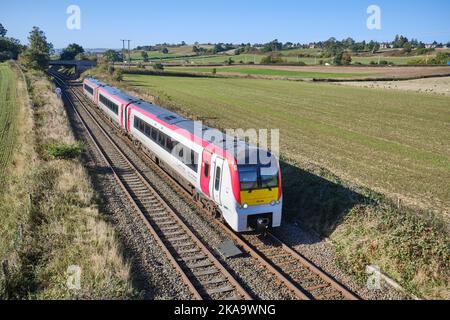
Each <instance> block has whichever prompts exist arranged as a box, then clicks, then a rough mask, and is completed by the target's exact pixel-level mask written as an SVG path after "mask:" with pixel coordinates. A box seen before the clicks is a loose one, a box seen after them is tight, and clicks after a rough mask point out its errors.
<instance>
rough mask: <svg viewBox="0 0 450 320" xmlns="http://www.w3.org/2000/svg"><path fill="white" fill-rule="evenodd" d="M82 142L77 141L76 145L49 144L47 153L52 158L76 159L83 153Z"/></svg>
mask: <svg viewBox="0 0 450 320" xmlns="http://www.w3.org/2000/svg"><path fill="white" fill-rule="evenodd" d="M82 149H83V148H82V145H81V143H77V144H75V145H66V144H50V145H48V146H47V153H48V155H49V156H50V158H52V159H55V160H56V159H58V160H60V159H64V160H69V159H75V158H78V157H79V156H80V155H81V152H82Z"/></svg>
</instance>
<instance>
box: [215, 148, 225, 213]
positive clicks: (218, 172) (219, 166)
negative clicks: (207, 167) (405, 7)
mask: <svg viewBox="0 0 450 320" xmlns="http://www.w3.org/2000/svg"><path fill="white" fill-rule="evenodd" d="M223 165H224V160H223V159H222V158H219V157H215V159H214V161H213V166H214V180H213V185H212V194H213V199H214V202H216V203H217V204H218V205H220V206H221V205H222V197H221V196H222V180H223Z"/></svg>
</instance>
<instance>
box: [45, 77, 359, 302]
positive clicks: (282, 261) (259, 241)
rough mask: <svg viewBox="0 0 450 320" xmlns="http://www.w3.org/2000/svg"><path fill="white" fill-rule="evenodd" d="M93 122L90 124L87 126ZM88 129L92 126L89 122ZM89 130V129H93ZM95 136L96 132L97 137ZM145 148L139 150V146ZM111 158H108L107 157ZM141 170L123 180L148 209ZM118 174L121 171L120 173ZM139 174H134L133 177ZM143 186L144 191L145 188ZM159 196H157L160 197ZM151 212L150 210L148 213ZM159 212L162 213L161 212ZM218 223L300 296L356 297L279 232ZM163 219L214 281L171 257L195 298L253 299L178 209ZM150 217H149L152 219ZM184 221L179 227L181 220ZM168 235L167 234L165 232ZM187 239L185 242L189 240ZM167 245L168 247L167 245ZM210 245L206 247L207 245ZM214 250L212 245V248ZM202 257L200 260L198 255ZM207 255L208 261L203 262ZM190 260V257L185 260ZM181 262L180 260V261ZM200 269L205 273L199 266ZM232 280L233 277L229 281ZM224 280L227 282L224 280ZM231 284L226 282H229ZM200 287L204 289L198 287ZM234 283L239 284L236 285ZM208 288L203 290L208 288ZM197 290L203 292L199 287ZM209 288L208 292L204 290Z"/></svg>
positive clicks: (78, 96)
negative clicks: (255, 231) (191, 239)
mask: <svg viewBox="0 0 450 320" xmlns="http://www.w3.org/2000/svg"><path fill="white" fill-rule="evenodd" d="M52 75H53V76H54V77H55V78H56V79H57V81H58V82H60V83H62V84H63V85H65V84H66V82H65V81H66V80H67V79H64V78H63V77H61V75H58V74H55V73H53V74H52ZM77 91H78V90H77V89H76V88H72V87H70V86H68V92H69V95H70V98H72V99H74V100H76V101H77V102H78V104H80V105H81V106H82V108H84V109H85V112H86V113H87V114H88V115H89V116H90V117H91V118H92V120H93V121H94V122H95V123H96V125H97V126H98V127H99V128H100V129H101V131H102V134H103V135H105V136H106V137H107V138H108V140H109V141H110V143H112V144H114V145H115V148H116V149H117V151H118V153H120V154H121V155H122V158H124V159H125V163H123V162H122V163H119V165H122V166H125V167H128V169H127V170H129V167H133V164H132V163H131V162H130V160H129V159H128V158H127V157H126V156H125V155H124V154H123V152H122V151H121V150H120V148H119V147H118V145H117V144H115V143H114V141H112V139H111V137H110V136H109V135H108V133H107V132H106V131H105V130H104V129H103V128H101V125H100V124H99V123H98V121H96V120H95V117H94V116H93V114H92V113H91V112H92V111H89V110H88V107H86V105H91V104H90V102H89V101H88V100H87V99H85V97H84V95H83V94H82V92H81V90H80V92H78V93H77ZM68 100H69V103H71V104H72V106H73V107H74V109H75V110H76V106H75V105H74V104H73V102H72V101H71V100H70V99H68ZM93 110H95V112H96V115H97V116H102V114H101V113H100V112H99V110H96V108H93ZM86 128H87V126H86ZM87 129H88V128H87ZM88 130H89V129H88ZM92 138H93V139H95V138H94V137H92ZM126 140H127V139H126V138H125V139H123V141H124V142H125V143H126V144H127V145H128V146H129V147H130V148H132V149H133V150H135V149H136V148H135V146H134V145H133V144H132V142H131V141H126ZM136 151H139V150H136ZM106 160H107V161H108V159H106ZM145 162H146V163H147V164H148V165H149V166H150V167H151V168H152V169H153V170H154V171H156V173H157V174H158V175H160V176H161V177H162V178H163V179H164V180H165V181H166V182H168V183H169V184H170V185H171V187H172V188H173V189H175V190H177V191H178V192H179V194H180V196H183V198H184V199H186V200H188V201H192V198H191V197H190V194H189V193H188V192H187V191H186V190H185V189H184V188H183V187H181V186H180V185H179V184H178V183H177V182H176V181H175V180H174V179H172V178H171V177H170V176H169V175H168V174H167V173H166V172H165V171H164V170H162V169H161V168H160V167H158V166H157V165H156V164H155V163H153V162H152V161H151V160H150V159H149V158H148V157H146V159H145ZM127 170H125V171H123V172H121V171H119V173H123V174H124V175H125V177H127V172H128V171H127ZM134 170H135V172H136V173H135V174H136V175H135V176H133V175H129V178H130V179H131V180H130V183H129V184H128V183H127V182H126V181H125V183H124V182H121V183H122V185H123V188H124V189H125V190H127V188H133V187H134V188H137V190H136V191H137V193H133V192H131V193H130V200H131V201H132V203H133V204H134V205H135V206H136V208H137V209H138V210H141V211H142V210H143V212H145V210H146V207H145V206H144V205H145V204H147V205H148V204H151V203H152V202H153V200H152V201H149V202H144V203H142V202H141V201H140V200H139V199H140V198H142V194H141V193H140V192H143V191H145V190H149V189H152V187H151V186H150V184H149V183H148V181H147V180H146V179H145V178H144V177H143V176H142V175H141V174H140V173H139V171H138V170H137V169H136V168H134ZM116 174H117V173H116ZM132 177H133V178H132ZM118 179H119V180H120V179H121V178H120V176H119V175H118ZM140 190H141V191H140ZM151 196H152V197H153V198H155V199H158V202H159V203H160V204H162V206H163V207H166V209H168V210H172V209H170V206H168V205H167V204H165V202H164V200H163V199H162V198H161V197H160V196H159V195H158V193H157V192H155V191H154V190H153V192H152V195H151ZM155 201H156V200H155ZM194 204H195V205H196V206H197V208H198V209H199V210H203V211H204V212H203V213H205V215H206V216H208V213H207V211H206V210H204V208H203V207H201V206H200V205H199V204H198V203H196V202H194ZM156 211H158V210H156ZM144 215H145V214H144ZM145 216H146V219H148V220H149V221H151V219H150V218H149V217H148V216H147V215H145ZM157 218H159V217H157ZM211 220H212V221H213V222H214V223H215V224H216V225H218V226H219V227H220V228H221V229H222V230H223V231H224V232H225V234H227V235H228V236H229V237H230V238H232V239H233V241H234V242H235V243H236V244H237V245H238V246H240V247H241V248H242V249H243V250H244V251H245V252H246V253H248V254H249V255H251V256H252V257H253V258H254V259H256V260H257V261H258V262H259V264H261V265H262V266H263V267H264V268H266V269H267V270H268V271H269V272H270V273H272V274H273V275H274V276H275V278H276V279H277V281H278V282H280V283H282V284H283V285H284V286H285V287H286V288H287V289H289V290H290V291H291V292H292V293H293V294H294V296H295V297H297V298H298V299H302V300H342V299H347V300H356V299H358V297H357V296H356V295H355V294H353V293H352V292H351V291H349V290H348V289H346V288H345V287H344V286H343V285H341V284H340V283H339V282H338V281H336V280H335V279H333V278H332V277H331V276H329V275H328V274H326V273H325V272H323V271H322V270H321V269H320V268H318V267H317V266H315V265H314V264H313V263H311V262H310V261H309V260H308V259H306V258H305V257H303V256H302V255H301V254H299V253H298V252H297V251H295V250H293V249H292V248H290V247H289V246H287V245H286V244H284V243H283V242H282V241H281V240H279V239H278V238H277V237H276V236H275V235H273V234H268V236H267V237H261V236H258V235H252V234H248V235H238V234H236V233H234V232H233V231H232V230H231V229H229V228H228V227H227V226H225V225H223V224H222V223H219V222H218V221H217V220H214V219H211ZM159 221H161V222H163V226H162V229H163V230H165V231H166V232H168V233H169V236H173V237H176V238H175V239H172V240H178V241H179V244H180V245H181V246H182V247H184V245H186V247H184V248H185V249H186V250H181V252H182V253H184V254H188V256H187V261H195V262H198V263H194V264H190V266H191V267H198V268H203V270H204V272H200V277H205V278H206V280H204V282H205V283H206V284H207V285H209V286H211V285H213V286H215V287H213V289H210V291H209V292H210V293H207V292H205V291H204V289H201V288H202V285H201V284H199V283H198V281H196V280H194V281H192V280H190V279H189V276H188V275H187V274H186V271H185V269H186V268H188V266H187V264H186V261H184V260H182V259H181V262H182V263H181V264H180V263H179V261H177V259H176V258H175V261H171V262H172V264H174V265H175V266H176V269H177V270H178V271H179V273H180V274H181V275H182V278H183V279H184V280H185V282H188V281H190V284H188V286H189V288H190V290H191V292H192V293H193V296H194V297H195V298H198V299H201V298H209V299H221V297H220V296H221V295H222V296H224V297H225V298H231V299H235V298H241V299H242V298H245V299H249V298H250V295H249V294H248V293H246V292H245V290H244V289H243V288H242V287H241V286H240V285H239V283H238V281H237V280H235V279H234V278H233V277H232V276H231V275H230V274H229V273H228V271H226V269H225V268H224V267H223V266H221V265H220V262H219V261H218V260H217V259H215V258H214V255H213V254H212V253H211V252H209V254H206V257H204V258H208V257H209V258H212V261H210V262H209V263H208V262H207V261H205V260H203V259H200V258H201V256H203V254H201V255H199V254H198V252H200V251H201V249H203V248H202V247H204V246H203V245H202V242H201V241H200V240H199V239H198V238H197V237H196V236H195V235H194V234H193V233H192V231H190V230H189V228H188V227H187V226H186V225H185V224H184V222H183V221H182V220H181V219H180V218H179V217H178V216H177V214H176V213H175V212H173V211H172V212H171V215H170V218H169V216H167V218H163V217H162V216H161V220H159ZM147 223H148V221H147ZM178 223H180V224H182V225H183V224H184V227H181V228H180V227H179V226H178V225H177V224H178ZM150 227H152V228H153V229H154V232H152V234H153V233H156V234H154V236H158V234H157V232H158V231H159V232H161V229H160V228H159V227H158V225H156V224H155V223H153V224H150ZM181 229H183V230H184V231H185V232H187V233H188V234H192V236H193V237H194V238H195V241H194V242H195V243H196V244H197V246H198V245H199V244H200V248H198V247H194V244H192V246H187V243H185V242H184V241H183V240H182V238H183V235H182V233H181V231H179V230H181ZM163 237H164V236H163ZM158 242H162V243H160V245H161V246H162V247H163V250H164V251H166V250H168V252H166V254H167V255H168V256H169V258H170V255H172V258H170V259H171V260H172V259H174V258H173V256H174V254H173V253H172V252H171V251H174V250H175V249H176V246H175V248H174V247H173V246H169V248H172V249H171V250H170V249H168V248H167V246H166V244H165V242H164V241H163V240H162V239H160V241H158ZM183 242H184V243H183ZM164 246H166V248H164ZM204 249H206V250H208V249H207V248H206V247H205V248H204ZM208 251H209V250H208ZM190 259H193V260H190ZM195 259H199V260H195ZM202 260H203V262H202ZM183 261H184V262H183ZM211 262H212V263H211ZM177 265H178V266H177ZM210 267H211V268H216V269H218V270H221V269H222V268H223V269H224V271H225V274H224V275H222V277H221V278H218V277H216V278H214V277H213V276H211V275H213V274H216V275H217V273H214V271H213V270H214V269H208V268H210ZM189 275H190V276H191V277H192V276H193V275H194V276H195V272H194V273H192V272H189ZM197 275H199V273H198V272H197ZM225 279H226V280H228V282H226V281H225ZM220 284H221V285H222V286H220ZM224 284H225V285H224ZM196 286H197V287H200V292H199V291H198V289H197V288H196ZM233 289H234V290H233ZM202 290H203V291H202ZM196 291H197V292H196ZM202 293H203V296H202Z"/></svg>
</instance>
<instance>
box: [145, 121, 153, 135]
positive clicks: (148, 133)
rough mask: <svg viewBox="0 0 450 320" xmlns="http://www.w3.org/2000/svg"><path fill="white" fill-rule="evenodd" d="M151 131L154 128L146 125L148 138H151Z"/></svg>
mask: <svg viewBox="0 0 450 320" xmlns="http://www.w3.org/2000/svg"><path fill="white" fill-rule="evenodd" d="M151 131H152V127H150V126H149V125H148V124H146V125H145V135H146V136H147V137H150V134H151Z"/></svg>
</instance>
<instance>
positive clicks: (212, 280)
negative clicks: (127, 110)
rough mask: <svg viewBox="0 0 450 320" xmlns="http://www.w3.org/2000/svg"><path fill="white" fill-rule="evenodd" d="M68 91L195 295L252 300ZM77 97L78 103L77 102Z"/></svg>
mask: <svg viewBox="0 0 450 320" xmlns="http://www.w3.org/2000/svg"><path fill="white" fill-rule="evenodd" d="M52 75H53V76H54V78H55V79H57V81H58V82H59V83H61V84H62V87H63V88H64V87H65V82H63V79H61V78H59V77H58V76H57V75H56V74H52ZM70 90H71V89H70V88H69V91H70ZM64 95H65V97H66V100H67V102H68V103H69V104H70V105H71V106H72V107H73V109H74V111H75V113H76V114H77V116H78V117H79V119H80V121H81V123H82V125H83V127H84V128H85V129H86V131H87V132H88V134H89V136H90V138H91V140H92V142H93V143H94V145H95V147H96V149H97V150H98V151H99V152H100V154H101V155H102V157H103V159H104V161H105V163H106V164H107V166H108V167H109V169H110V170H111V172H112V173H113V174H114V176H115V178H116V180H117V182H118V184H119V185H120V187H121V189H122V191H123V192H124V193H125V195H126V196H127V198H128V200H129V201H130V203H131V204H132V205H133V207H134V208H135V210H136V212H138V214H139V215H140V217H141V218H142V220H143V221H144V223H145V225H146V226H147V228H148V230H149V231H150V233H151V234H152V236H153V238H154V239H155V240H156V241H157V242H158V244H159V245H160V247H161V249H162V250H163V251H164V253H165V254H166V256H167V257H168V259H169V260H170V262H171V264H172V265H173V266H174V268H175V269H176V270H177V271H178V273H179V274H180V276H181V278H182V280H183V282H184V283H185V284H186V285H187V286H188V288H189V290H190V292H191V293H192V296H193V298H195V299H199V300H201V299H211V300H241V299H246V300H250V299H252V298H251V296H250V295H249V294H248V293H247V292H246V291H245V290H244V289H243V288H242V286H241V285H240V284H239V282H238V281H237V280H236V279H235V278H234V277H233V276H232V275H231V274H230V273H229V272H228V271H227V270H226V268H225V267H224V266H223V265H222V264H221V263H220V262H219V261H218V260H217V259H216V258H215V256H214V255H213V254H212V253H211V251H210V250H209V249H208V248H207V247H206V246H205V245H204V244H203V243H202V241H201V240H200V239H198V238H197V236H196V235H195V234H194V233H193V232H192V231H191V230H190V228H189V227H188V226H187V225H186V224H185V223H184V222H183V221H182V220H181V219H180V218H179V217H178V215H177V214H176V213H175V212H174V211H173V209H172V208H171V207H170V206H169V205H168V204H167V203H166V202H165V201H164V200H163V199H162V198H161V197H160V196H159V194H158V193H157V192H156V190H155V189H154V188H153V187H152V186H151V185H150V184H149V183H148V182H147V180H146V179H145V178H144V177H143V176H142V175H141V173H140V172H139V170H138V169H137V168H136V167H135V166H134V165H133V163H132V162H131V161H130V160H129V159H128V157H127V156H126V155H125V154H124V153H123V152H122V151H121V150H120V148H119V147H118V146H117V145H116V143H115V142H114V141H113V140H112V139H111V138H110V137H109V136H108V134H107V133H106V132H105V131H104V130H103V128H102V127H101V126H100V124H99V123H98V122H97V120H96V119H95V117H93V116H92V114H91V112H90V111H89V110H88V108H87V107H86V106H85V103H84V102H83V101H82V100H81V99H79V97H78V96H77V95H76V94H73V92H72V94H71V93H70V92H67V91H64ZM72 99H73V100H75V101H77V102H76V103H75V102H73V101H72ZM80 109H82V110H80ZM88 122H89V124H88Z"/></svg>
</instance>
